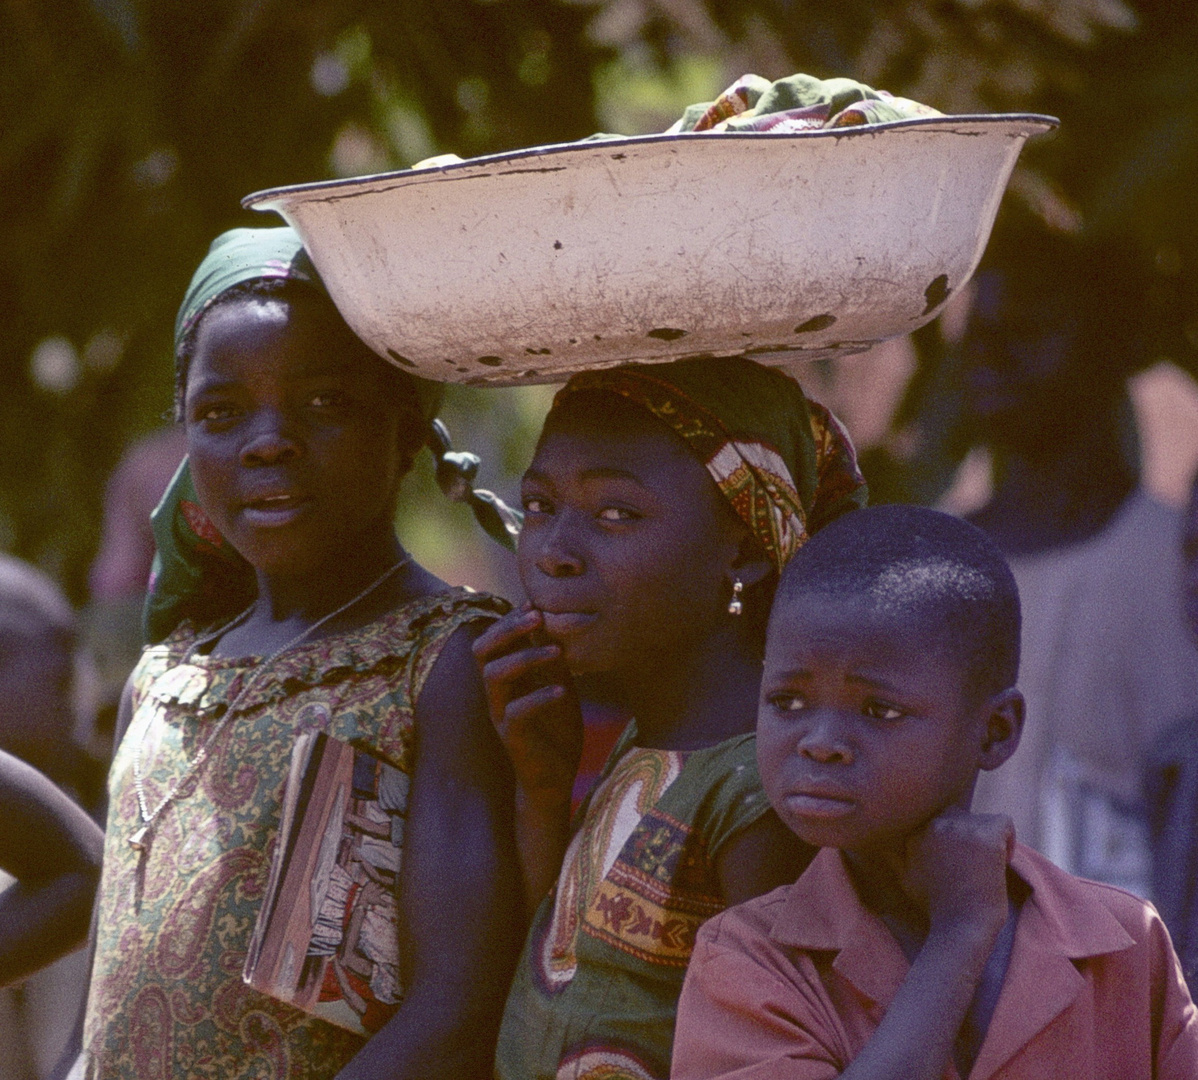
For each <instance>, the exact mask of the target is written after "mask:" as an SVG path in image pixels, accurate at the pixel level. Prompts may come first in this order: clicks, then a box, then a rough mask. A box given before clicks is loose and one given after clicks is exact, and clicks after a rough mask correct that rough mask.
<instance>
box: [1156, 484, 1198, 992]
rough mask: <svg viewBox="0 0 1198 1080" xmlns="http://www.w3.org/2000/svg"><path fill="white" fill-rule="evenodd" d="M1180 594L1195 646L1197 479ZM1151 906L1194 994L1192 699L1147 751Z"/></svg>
mask: <svg viewBox="0 0 1198 1080" xmlns="http://www.w3.org/2000/svg"><path fill="white" fill-rule="evenodd" d="M1180 539H1181V555H1182V565H1183V570H1182V576H1181V594H1182V601H1183V603H1184V605H1185V614H1186V621H1187V622H1188V623H1189V627H1190V633H1191V634H1192V635H1193V637H1194V640H1195V641H1198V476H1195V478H1194V483H1193V485H1192V487H1191V489H1190V501H1189V505H1188V507H1187V508H1186V513H1185V520H1184V525H1183V527H1182V531H1181V538H1180ZM1144 791H1145V798H1146V802H1147V807H1148V827H1149V835H1150V837H1151V840H1152V901H1153V903H1155V904H1156V906H1157V910H1159V911H1160V913H1161V918H1162V919H1164V920H1165V925H1166V926H1167V927H1168V928H1169V933H1170V935H1171V936H1172V938H1173V942H1174V946H1175V948H1176V950H1177V956H1178V959H1179V960H1181V967H1182V971H1183V972H1184V973H1185V977H1186V982H1188V983H1189V986H1190V994H1191V995H1193V994H1195V993H1198V699H1195V700H1191V702H1190V709H1189V712H1188V714H1187V715H1186V716H1185V717H1184V718H1183V719H1181V720H1179V721H1177V722H1176V723H1175V724H1173V725H1172V726H1171V727H1169V728H1168V729H1167V730H1166V731H1165V732H1164V733H1162V734H1161V735H1160V736H1159V738H1158V739H1157V741H1156V743H1155V744H1154V745H1153V747H1152V751H1151V753H1150V754H1149V757H1148V765H1147V768H1146V770H1145V779H1144Z"/></svg>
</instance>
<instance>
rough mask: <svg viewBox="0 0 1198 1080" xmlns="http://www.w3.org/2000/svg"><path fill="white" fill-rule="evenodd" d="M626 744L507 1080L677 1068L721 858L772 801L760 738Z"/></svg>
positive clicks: (521, 980)
mask: <svg viewBox="0 0 1198 1080" xmlns="http://www.w3.org/2000/svg"><path fill="white" fill-rule="evenodd" d="M634 739H635V727H630V728H629V730H628V731H626V732H625V734H624V736H623V737H622V738H621V740H620V742H619V743H618V744H617V746H616V749H615V750H614V751H613V753H612V759H611V761H609V763H608V766H607V768H606V769H605V771H604V775H603V778H602V779H601V781H600V783H599V785H598V786H597V787H596V789H595V790H594V792H593V793H592V794H591V796H590V797H589V799H588V800H587V802H586V803H584V805H583V807H582V809H581V812H580V818H579V822H580V824H579V828H578V831H577V832H576V833H575V835H574V838H573V840H572V841H571V844H570V847H569V850H568V851H567V853H566V858H565V861H564V862H563V864H562V870H561V875H560V877H559V878H558V883H557V886H556V888H555V889H554V891H553V893H552V894H550V896H549V897H547V898H546V899H545V900H544V902H543V903H542V904H541V906H540V909H539V910H538V911H537V915H536V918H535V920H534V922H533V927H532V931H531V932H530V934H529V936H528V940H527V942H526V944H525V948H524V955H523V957H522V958H521V960H520V965H519V967H518V969H517V973H516V979H515V982H514V983H513V985H512V992H511V995H510V997H509V998H508V1004H507V1009H506V1011H505V1013H504V1018H503V1028H502V1031H501V1032H500V1038H499V1051H498V1056H497V1058H496V1076H497V1077H499V1078H500V1080H550V1078H552V1080H568V1078H569V1080H599V1078H602V1080H624V1078H630V1080H646V1078H655V1077H661V1078H664V1077H666V1076H667V1075H668V1074H669V1066H670V1047H671V1044H672V1041H673V1031H674V1010H675V1008H676V1007H677V1002H678V994H679V993H680V991H681V989H682V979H683V976H684V975H685V973H686V965H687V962H688V960H689V959H690V954H691V949H692V948H693V947H694V942H695V935H696V934H697V932H698V930H699V927H700V926H701V925H702V924H703V923H704V922H705V921H706V920H707V919H709V918H710V917H711V916H712V915H715V914H717V913H718V912H720V911H722V910H723V908H724V898H723V892H722V889H721V887H720V882H719V876H718V874H717V873H716V860H717V858H718V856H719V853H720V852H721V850H722V849H723V846H724V844H725V843H726V842H727V841H728V840H729V839H730V838H731V837H733V836H734V835H736V833H737V832H739V831H740V830H741V829H743V828H745V827H746V826H748V825H750V824H752V823H753V822H754V821H756V820H757V819H758V818H759V817H760V816H761V815H762V814H763V813H765V811H766V810H767V809H768V807H769V804H768V802H767V801H766V797H765V794H764V792H763V791H762V790H761V781H760V779H759V777H758V774H757V764H756V757H755V754H756V740H755V738H754V736H753V735H741V736H737V737H736V738H733V739H729V740H727V741H725V742H723V743H720V744H719V745H718V746H714V747H710V748H708V749H705V750H695V751H690V752H685V753H684V752H680V751H673V750H656V749H651V748H645V747H637V746H634V745H633V740H634Z"/></svg>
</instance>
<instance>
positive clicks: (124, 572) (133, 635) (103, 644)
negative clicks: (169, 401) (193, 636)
mask: <svg viewBox="0 0 1198 1080" xmlns="http://www.w3.org/2000/svg"><path fill="white" fill-rule="evenodd" d="M184 453H186V436H185V433H184V431H183V426H182V425H181V424H172V425H171V426H170V427H167V428H163V429H162V430H160V431H156V432H154V433H152V434H150V435H147V436H145V437H144V438H141V439H138V440H137V441H136V442H134V443H133V444H132V445H130V446H129V448H128V449H127V450H126V451H125V453H124V454H123V455H122V457H121V460H120V461H119V462H118V464H117V467H116V468H115V469H114V470H113V472H112V475H111V477H109V480H108V485H107V487H106V489H105V491H104V521H103V525H102V527H101V535H100V550H99V551H98V552H97V553H96V557H95V559H94V561H93V562H92V565H91V569H90V571H89V573H88V589H89V592H90V593H91V600H90V602H89V604H88V606H87V608H86V609H85V610H84V612H83V635H84V637H85V639H86V641H87V644H88V648H89V653H90V655H91V656H92V657H93V659H94V661H95V666H96V672H97V675H98V677H99V678H98V686H97V697H98V701H97V715H96V732H95V740H94V743H95V745H94V746H93V747H92V752H93V753H94V754H95V755H96V756H97V757H103V758H104V760H105V761H107V760H108V758H110V757H111V755H112V738H113V732H114V729H115V724H116V711H117V704H118V702H119V701H120V696H121V690H122V688H123V687H124V685H125V680H126V679H127V678H128V677H129V673H130V672H131V671H132V670H133V668H134V666H135V665H136V664H137V660H138V657H140V656H141V648H142V646H143V645H144V644H145V641H144V639H143V636H142V608H143V607H144V605H145V600H146V586H147V583H148V581H149V578H150V565H151V563H152V562H153V560H154V534H153V532H151V530H150V513H151V511H153V509H154V507H155V506H157V505H158V501H159V500H160V499H161V498H162V493H163V492H164V491H166V488H167V485H168V484H169V483H170V481H171V477H172V476H174V475H175V470H177V469H178V468H179V463H180V462H181V461H182V460H183V455H184Z"/></svg>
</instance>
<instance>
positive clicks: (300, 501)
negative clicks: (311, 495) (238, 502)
mask: <svg viewBox="0 0 1198 1080" xmlns="http://www.w3.org/2000/svg"><path fill="white" fill-rule="evenodd" d="M308 503H309V499H308V498H307V497H306V496H304V495H268V496H264V497H263V498H259V499H254V500H253V501H251V502H247V503H245V504H244V506H243V509H242V515H243V516H244V517H245V518H246V520H248V521H249V522H251V523H252V524H254V525H264V526H268V527H277V526H279V525H289V524H290V523H291V522H292V521H294V520H295V519H296V518H297V517H299V516H300V514H302V513H303V512H304V510H305V509H307V507H308Z"/></svg>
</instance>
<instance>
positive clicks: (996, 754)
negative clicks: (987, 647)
mask: <svg viewBox="0 0 1198 1080" xmlns="http://www.w3.org/2000/svg"><path fill="white" fill-rule="evenodd" d="M985 708H986V714H987V715H986V733H985V737H984V739H983V741H982V748H981V755H980V756H979V758H978V767H979V768H981V769H983V770H984V771H986V772H990V771H991V770H992V769H997V768H998V767H999V766H1000V765H1002V764H1003V763H1004V762H1005V761H1007V760H1008V759H1009V758H1010V757H1011V755H1012V754H1013V753H1015V751H1016V750H1017V749H1018V748H1019V738H1020V736H1021V735H1022V734H1023V719H1024V715H1025V713H1026V711H1027V706H1026V703H1025V702H1024V700H1023V695H1022V694H1021V693H1020V692H1019V691H1018V690H1016V689H1015V687H1013V686H1012V687H1010V688H1009V689H1007V690H1004V691H1002V693H1000V694H995V695H994V697H992V698H991V699H990V700H989V701H988V702H987V703H986V706H985Z"/></svg>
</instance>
